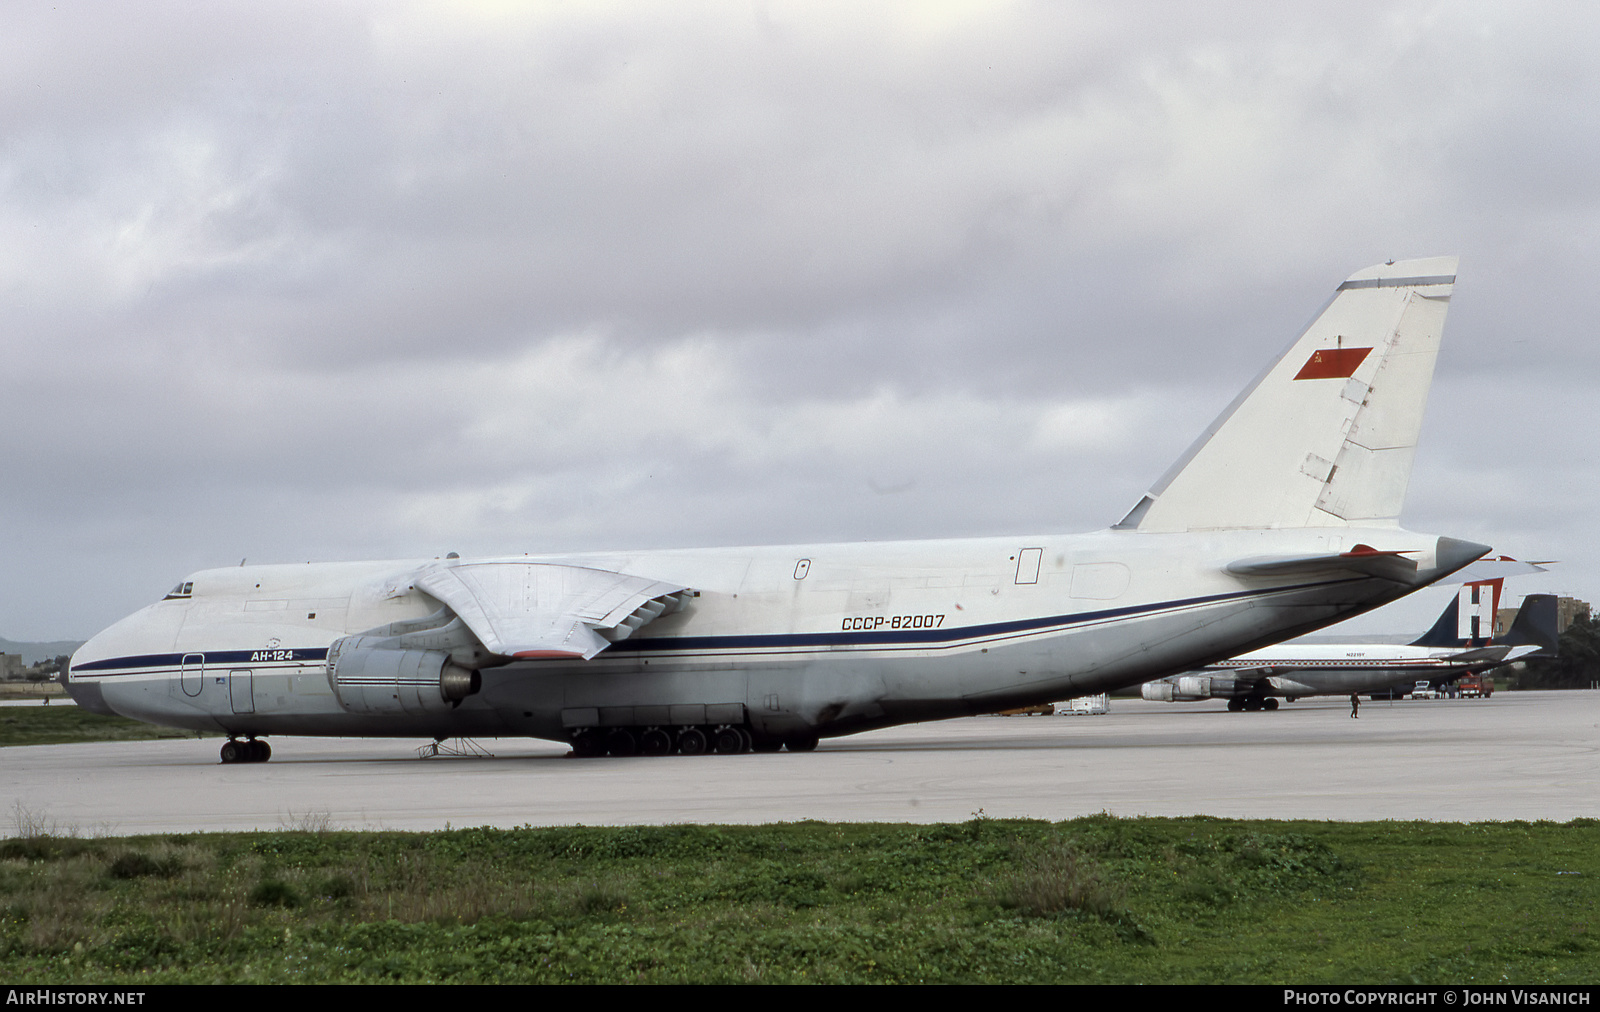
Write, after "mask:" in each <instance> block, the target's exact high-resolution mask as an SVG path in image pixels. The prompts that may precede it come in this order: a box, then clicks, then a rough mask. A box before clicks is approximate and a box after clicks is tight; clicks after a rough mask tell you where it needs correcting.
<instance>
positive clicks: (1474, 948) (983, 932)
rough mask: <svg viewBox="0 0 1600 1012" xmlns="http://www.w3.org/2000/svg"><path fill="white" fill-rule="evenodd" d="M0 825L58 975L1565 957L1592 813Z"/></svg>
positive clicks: (1571, 974) (1301, 973)
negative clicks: (12, 832) (418, 829)
mask: <svg viewBox="0 0 1600 1012" xmlns="http://www.w3.org/2000/svg"><path fill="white" fill-rule="evenodd" d="M16 822H17V831H18V834H19V835H18V836H16V837H14V838H12V839H8V840H4V841H0V977H3V978H4V979H7V980H12V981H18V982H28V983H54V982H97V983H102V982H103V983H110V982H128V981H139V982H178V981H215V982H247V981H260V982H292V981H306V982H312V981H316V982H363V981H364V982H372V981H398V982H406V981H438V982H505V983H513V982H558V981H574V982H627V981H639V982H683V981H710V982H749V981H759V982H769V983H789V982H811V981H815V982H873V981H881V982H1045V981H1050V982H1058V981H1059V982H1065V981H1085V982H1129V981H1147V982H1211V981H1219V982H1220V981H1234V982H1285V981H1294V982H1305V983H1313V982H1336V983H1357V982H1402V983H1404V982H1410V981H1419V982H1453V983H1471V982H1480V983H1489V982H1506V981H1512V982H1527V983H1534V982H1583V981H1593V980H1595V979H1597V978H1600V945H1597V944H1596V938H1595V936H1594V933H1593V930H1592V929H1593V927H1594V925H1595V919H1596V899H1597V885H1600V883H1597V877H1600V860H1597V858H1600V835H1597V830H1600V822H1595V821H1593V820H1578V821H1575V822H1572V823H1567V824H1565V825H1557V824H1553V823H1532V824H1530V823H1516V822H1513V823H1487V824H1474V825H1446V824H1435V823H1313V822H1259V821H1257V822H1243V821H1229V820H1221V819H1209V818H1188V819H1116V818H1111V817H1108V816H1099V817H1093V818H1087V819H1078V820H1074V821H1071V822H1064V823H1058V824H1050V823H1044V822H1028V821H1003V820H992V819H986V818H982V817H979V818H975V819H973V820H972V821H970V822H966V823H963V824H959V825H946V826H900V825H828V824H820V823H800V824H792V825H777V826H753V827H732V826H705V827H701V826H667V827H658V828H643V827H633V828H620V829H600V828H587V827H569V828H556V829H530V828H523V829H517V830H497V829H488V828H481V829H463V830H446V831H444V832H437V833H345V832H330V831H328V830H327V829H326V828H325V827H326V822H327V819H326V817H325V816H323V817H320V818H312V819H306V820H302V822H301V824H300V826H299V827H298V828H295V829H286V830H284V831H282V832H275V833H256V834H208V835H173V836H146V837H133V838H126V839H110V838H106V839H82V838H77V837H73V836H67V835H61V834H60V833H52V832H49V829H50V827H47V826H44V825H42V824H41V823H40V820H38V819H36V818H33V817H31V816H30V815H29V814H28V813H27V812H25V811H23V810H21V809H20V808H19V809H18V811H17V812H16Z"/></svg>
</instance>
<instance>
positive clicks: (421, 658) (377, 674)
mask: <svg viewBox="0 0 1600 1012" xmlns="http://www.w3.org/2000/svg"><path fill="white" fill-rule="evenodd" d="M385 643H387V644H390V645H385ZM393 643H394V640H393V638H389V637H377V636H346V637H344V638H343V639H340V640H336V641H335V642H334V644H333V645H332V646H330V647H329V648H328V662H327V671H328V684H329V686H331V687H332V689H333V695H334V698H335V699H337V700H338V701H339V705H340V706H342V707H344V709H345V710H346V711H347V712H349V713H360V714H369V715H373V716H402V715H410V716H417V715H421V714H430V713H449V712H450V711H451V710H453V709H455V708H456V707H457V706H459V705H460V703H461V701H462V700H463V699H465V698H467V697H468V696H470V695H472V694H473V693H475V692H477V691H478V689H479V687H480V686H481V684H482V683H481V680H480V677H479V675H478V673H477V672H476V671H469V670H467V669H466V668H463V667H461V666H459V665H457V664H453V663H451V661H450V654H449V653H448V652H446V651H443V650H405V649H397V648H396V647H394V646H393V645H392V644H393Z"/></svg>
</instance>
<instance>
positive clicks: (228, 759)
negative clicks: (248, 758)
mask: <svg viewBox="0 0 1600 1012" xmlns="http://www.w3.org/2000/svg"><path fill="white" fill-rule="evenodd" d="M222 761H223V762H224V763H227V764H230V765H231V764H233V763H237V762H243V761H244V743H243V742H237V741H234V740H233V739H232V738H229V739H228V740H227V741H225V742H223V743H222Z"/></svg>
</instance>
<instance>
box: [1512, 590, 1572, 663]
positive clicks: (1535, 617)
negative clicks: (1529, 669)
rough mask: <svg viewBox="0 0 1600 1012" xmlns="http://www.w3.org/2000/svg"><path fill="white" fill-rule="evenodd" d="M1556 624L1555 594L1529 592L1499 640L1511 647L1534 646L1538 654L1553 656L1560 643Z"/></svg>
mask: <svg viewBox="0 0 1600 1012" xmlns="http://www.w3.org/2000/svg"><path fill="white" fill-rule="evenodd" d="M1556 625H1557V619H1556V595H1554V594H1529V595H1528V596H1527V597H1525V598H1523V599H1522V607H1521V608H1519V609H1517V617H1516V619H1514V620H1513V621H1512V623H1511V628H1510V629H1507V630H1506V634H1505V636H1504V637H1502V638H1501V640H1500V642H1501V643H1503V644H1505V645H1507V646H1513V647H1520V646H1536V647H1538V648H1539V651H1538V655H1539V656H1541V657H1554V656H1555V655H1556V651H1557V649H1558V647H1559V646H1560V643H1561V634H1560V633H1558V632H1556Z"/></svg>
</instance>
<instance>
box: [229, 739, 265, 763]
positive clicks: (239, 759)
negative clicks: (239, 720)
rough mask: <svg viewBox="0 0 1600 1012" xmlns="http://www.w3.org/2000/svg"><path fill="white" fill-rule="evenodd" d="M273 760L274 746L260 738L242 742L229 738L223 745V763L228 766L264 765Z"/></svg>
mask: <svg viewBox="0 0 1600 1012" xmlns="http://www.w3.org/2000/svg"><path fill="white" fill-rule="evenodd" d="M271 758H272V746H271V745H268V744H267V743H266V742H264V741H262V740H260V739H259V738H250V739H248V740H246V741H240V740H239V739H237V738H229V739H228V740H227V741H226V742H224V743H223V745H222V761H223V763H224V764H226V765H231V764H233V763H264V762H266V761H267V760H268V759H271Z"/></svg>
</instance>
